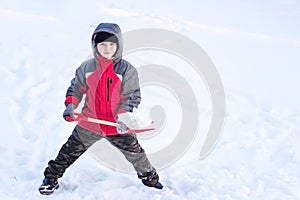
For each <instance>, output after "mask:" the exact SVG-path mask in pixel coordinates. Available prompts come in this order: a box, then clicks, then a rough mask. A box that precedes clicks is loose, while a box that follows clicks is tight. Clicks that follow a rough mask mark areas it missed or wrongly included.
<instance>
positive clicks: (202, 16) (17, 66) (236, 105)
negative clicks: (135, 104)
mask: <svg viewBox="0 0 300 200" xmlns="http://www.w3.org/2000/svg"><path fill="white" fill-rule="evenodd" d="M299 10H300V4H299V2H298V1H293V0H291V1H263V2H260V1H251V2H242V1H234V0H232V1H222V3H221V2H219V1H210V3H208V2H207V1H198V2H197V3H196V1H189V0H187V1H184V2H182V1H169V2H168V1H165V2H160V1H151V2H146V1H145V2H143V1H139V3H137V2H135V1H120V0H113V1H109V2H108V1H96V0H87V1H67V0H65V1H47V2H46V1H33V0H28V1H17V0H16V1H8V0H7V1H6V0H1V1H0V25H1V31H0V36H1V37H0V76H1V78H0V83H1V84H0V92H1V93H0V94H1V96H0V111H1V114H0V121H1V143H0V156H1V157H0V177H1V178H0V198H1V199H88V200H90V199H130V200H133V199H167V200H169V199H178V200H179V199H180V200H181V199H188V200H190V199H191V200H198V199H208V200H216V199H220V200H229V199H234V200H237V199H238V200H240V199H263V200H266V199H268V200H271V199H276V200H277V199H278V200H282V199H284V200H286V199H293V200H294V199H295V200H296V199H300V192H299V188H300V150H299V145H300V136H299V132H300V128H299V124H300V113H299V111H300V109H299V105H300V103H299V102H300V98H299V96H300V95H299V92H297V91H298V90H299V85H300V82H299V80H298V76H299V74H300V73H299V72H300V70H299V66H300V61H299V60H300V59H299V52H300V38H299V35H300V34H299V31H300V30H299V19H300V12H299ZM100 22H116V23H118V24H119V25H120V26H121V28H122V30H123V31H130V30H134V29H139V28H146V27H147V28H165V29H169V30H173V31H177V32H180V33H182V34H184V35H186V36H187V37H190V38H191V39H193V40H194V41H195V42H197V43H198V44H199V45H200V46H201V47H202V48H203V49H204V50H205V51H206V52H207V54H208V55H209V56H210V57H211V59H212V60H213V62H214V63H215V65H216V67H217V69H218V71H219V73H220V76H221V78H222V80H223V83H224V87H225V93H226V119H225V124H224V127H223V131H222V136H221V138H220V140H219V141H218V143H217V144H216V146H215V148H214V150H213V151H212V153H211V154H209V155H208V156H207V157H206V158H205V159H202V160H200V159H199V153H200V149H201V144H202V142H203V138H204V136H205V133H206V132H207V129H208V126H209V122H210V118H211V116H210V115H211V102H210V98H209V95H208V94H207V91H206V88H205V84H204V83H203V80H201V78H198V79H196V78H197V77H194V76H190V77H191V78H190V79H188V80H189V81H190V82H189V83H190V84H191V85H192V86H193V89H194V91H195V94H196V96H197V101H198V104H199V110H200V116H199V117H200V120H199V121H201V123H200V125H199V127H198V131H199V133H198V136H197V138H196V139H195V141H194V143H193V144H192V146H191V147H190V148H189V150H188V151H187V152H185V154H184V155H183V156H182V157H181V158H180V159H179V160H177V161H176V162H175V163H174V164H172V165H171V166H168V167H166V168H164V169H160V170H158V172H159V174H160V178H161V182H162V183H163V184H164V185H165V188H164V189H163V190H155V189H153V188H148V187H145V186H143V185H142V184H141V182H140V180H138V179H137V177H136V176H135V175H133V174H126V173H121V172H118V171H114V170H112V169H109V168H107V167H105V166H104V165H102V164H101V163H99V162H97V161H96V160H95V159H93V157H92V156H91V155H90V154H89V153H86V154H84V155H83V156H82V157H80V159H79V160H77V161H76V162H75V164H74V165H72V166H71V167H70V168H69V169H68V170H67V172H66V173H65V175H64V177H63V178H62V179H60V180H59V182H60V185H61V187H60V189H59V190H57V191H56V192H55V193H54V194H53V195H52V196H46V197H45V196H41V195H40V194H39V192H38V190H37V189H38V187H39V185H40V184H41V182H42V179H43V171H44V168H45V167H46V166H47V162H48V161H49V160H50V159H53V158H55V156H56V155H57V153H58V150H59V148H60V147H61V145H62V144H63V143H64V142H65V141H66V140H67V138H68V137H69V135H70V134H71V131H72V129H73V127H74V124H73V123H67V122H65V121H64V120H63V118H62V112H63V110H64V105H63V102H64V99H65V92H66V89H67V87H68V86H69V83H70V80H71V78H72V77H73V75H74V71H75V69H76V68H77V67H78V66H79V64H80V63H81V62H82V61H83V60H85V59H86V58H87V56H88V55H89V54H90V53H91V46H90V36H91V34H92V32H93V30H94V29H95V27H96V26H97V25H98V24H99V23H100ZM161 56H162V55H161V54H160V53H159V52H158V53H157V52H145V53H142V52H141V53H137V54H132V55H131V56H128V60H129V61H130V62H131V63H132V64H134V65H136V66H137V67H138V66H139V65H140V64H151V63H158V64H166V65H168V66H170V65H171V66H174V68H175V69H177V70H178V71H179V72H180V73H182V74H183V76H187V78H188V76H189V75H191V74H193V73H191V74H189V73H188V72H187V71H188V70H184V69H182V68H180V67H182V66H180V64H178V62H175V61H174V60H175V58H174V60H172V57H171V56H163V58H164V59H161ZM153 58H156V59H153ZM154 60H155V62H154ZM160 61H162V62H164V63H161V62H160ZM186 67H188V66H186ZM155 89H157V88H155V87H153V88H151V87H150V88H145V89H144V93H143V95H144V96H143V101H144V102H145V104H147V102H148V103H149V102H151V103H153V104H160V105H162V106H163V107H165V110H166V111H167V113H166V114H167V121H166V126H165V128H164V129H163V131H162V132H161V133H160V134H159V135H158V136H156V137H154V138H151V139H148V140H140V142H141V144H142V146H143V147H144V148H145V150H146V152H149V153H150V152H155V151H157V149H161V148H163V147H164V145H166V144H167V143H168V142H170V141H171V139H172V137H174V136H175V135H176V130H177V129H178V127H179V124H180V108H178V107H176V106H178V105H176V101H175V100H174V97H172V95H171V94H168V93H167V92H166V91H159V90H158V91H156V93H154V94H153V90H155ZM297 89H298V90H297ZM149 104H150V103H149ZM172 112H173V113H174V114H173V113H172ZM153 120H155V119H153Z"/></svg>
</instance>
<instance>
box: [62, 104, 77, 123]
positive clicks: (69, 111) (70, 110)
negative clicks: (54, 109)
mask: <svg viewBox="0 0 300 200" xmlns="http://www.w3.org/2000/svg"><path fill="white" fill-rule="evenodd" d="M75 108H76V106H75V105H74V104H72V103H69V104H67V105H66V109H65V111H64V113H63V117H64V119H65V120H66V121H68V122H73V121H75V118H74V109H75Z"/></svg>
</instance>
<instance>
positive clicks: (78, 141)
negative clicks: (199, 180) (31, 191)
mask: <svg viewBox="0 0 300 200" xmlns="http://www.w3.org/2000/svg"><path fill="white" fill-rule="evenodd" d="M102 138H105V139H107V140H108V141H109V142H110V143H111V144H112V145H113V146H115V147H116V148H118V149H119V150H120V151H121V152H122V153H123V155H124V156H125V158H126V159H127V160H128V161H129V162H130V163H131V164H132V165H133V167H134V169H135V170H136V172H137V175H138V177H139V178H140V179H142V180H145V179H147V177H150V178H151V179H153V178H154V179H156V180H155V182H157V181H158V175H157V173H156V170H155V169H154V167H152V166H151V164H150V162H149V160H148V158H147V156H146V154H145V152H144V149H143V148H142V147H141V146H140V145H139V143H138V140H137V138H136V136H135V135H134V134H124V135H113V136H107V137H103V136H102V135H97V134H95V133H93V132H91V131H88V130H86V129H83V128H81V127H80V126H78V125H77V126H76V127H75V128H74V130H73V132H72V135H71V136H70V137H69V138H68V140H67V142H66V143H65V144H64V145H63V146H62V147H61V149H60V151H59V153H58V155H57V157H56V158H55V159H54V160H50V161H49V162H48V167H46V169H45V171H44V175H45V177H48V178H50V179H58V178H60V177H62V176H63V174H64V172H65V170H66V169H67V168H68V167H69V166H70V165H72V164H73V163H74V162H75V161H76V160H77V159H78V158H79V157H80V156H81V155H82V154H83V153H84V152H85V151H86V150H87V149H88V148H89V147H90V146H92V145H93V144H94V143H95V142H97V141H99V140H101V139H102Z"/></svg>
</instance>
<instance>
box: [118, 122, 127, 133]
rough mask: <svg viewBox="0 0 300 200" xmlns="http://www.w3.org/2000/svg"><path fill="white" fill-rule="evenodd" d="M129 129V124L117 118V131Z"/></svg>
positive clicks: (121, 131) (123, 131)
mask: <svg viewBox="0 0 300 200" xmlns="http://www.w3.org/2000/svg"><path fill="white" fill-rule="evenodd" d="M126 131H127V126H126V124H125V123H124V122H122V121H120V120H117V132H118V133H119V134H123V133H125V132H126Z"/></svg>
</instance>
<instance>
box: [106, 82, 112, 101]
mask: <svg viewBox="0 0 300 200" xmlns="http://www.w3.org/2000/svg"><path fill="white" fill-rule="evenodd" d="M112 81H113V80H112V79H111V78H109V77H107V82H106V86H107V98H106V100H107V101H109V100H110V84H112Z"/></svg>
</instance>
